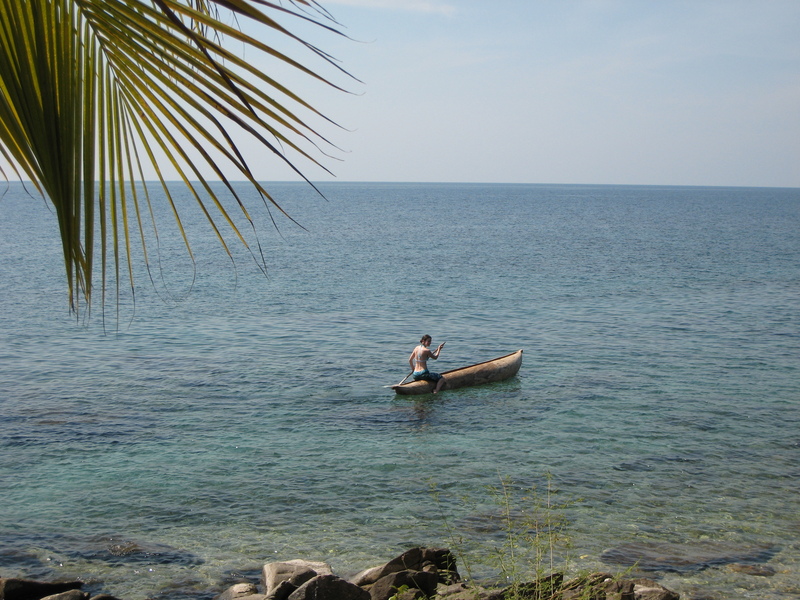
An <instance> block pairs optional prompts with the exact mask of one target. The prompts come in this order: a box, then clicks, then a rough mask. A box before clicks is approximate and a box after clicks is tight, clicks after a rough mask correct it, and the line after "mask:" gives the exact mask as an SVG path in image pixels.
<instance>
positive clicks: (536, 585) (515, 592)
mask: <svg viewBox="0 0 800 600" xmlns="http://www.w3.org/2000/svg"><path fill="white" fill-rule="evenodd" d="M563 580H564V576H563V575H562V574H561V573H553V574H552V575H548V576H547V577H542V578H540V579H537V580H536V581H526V582H523V583H519V584H517V585H515V586H509V587H507V588H504V589H502V590H500V591H498V592H494V593H492V594H491V595H490V596H489V600H511V599H513V600H518V599H523V598H531V599H532V600H533V599H536V600H538V599H539V598H550V597H552V596H553V595H554V594H555V593H556V592H557V591H558V590H559V589H560V588H561V584H562V582H563Z"/></svg>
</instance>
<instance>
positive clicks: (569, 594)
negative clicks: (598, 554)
mask: <svg viewBox="0 0 800 600" xmlns="http://www.w3.org/2000/svg"><path fill="white" fill-rule="evenodd" d="M573 599H574V600H578V599H580V600H635V598H634V593H633V582H632V581H630V580H625V579H615V578H614V576H613V575H611V573H592V574H590V575H586V576H583V577H577V578H575V579H571V580H569V581H567V582H566V583H564V584H563V585H562V586H561V600H573Z"/></svg>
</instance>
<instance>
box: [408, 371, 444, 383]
mask: <svg viewBox="0 0 800 600" xmlns="http://www.w3.org/2000/svg"><path fill="white" fill-rule="evenodd" d="M441 378H442V376H441V375H439V374H438V373H431V372H430V371H416V372H414V381H420V380H425V381H432V382H433V383H436V382H437V381H439V380H440V379H441Z"/></svg>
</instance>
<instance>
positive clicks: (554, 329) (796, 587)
mask: <svg viewBox="0 0 800 600" xmlns="http://www.w3.org/2000/svg"><path fill="white" fill-rule="evenodd" d="M272 189H274V190H275V193H276V197H277V199H278V200H279V201H280V202H281V204H282V205H283V206H284V207H285V208H286V209H287V210H288V211H289V212H290V214H292V216H294V217H295V218H296V219H297V220H298V221H299V222H300V223H301V224H302V225H303V226H304V227H305V229H301V228H299V227H297V226H295V225H293V224H291V223H289V222H288V221H286V220H285V219H283V218H281V217H279V215H277V214H275V215H274V216H275V218H276V220H277V221H278V223H279V230H280V233H277V232H276V231H275V229H274V228H273V227H272V225H271V222H270V221H269V218H268V217H267V216H266V215H264V214H263V211H262V212H258V211H256V212H258V214H259V216H258V219H259V221H258V223H257V230H258V236H259V241H260V244H261V248H262V250H263V253H264V257H265V262H266V264H267V267H268V276H267V277H264V276H263V275H262V274H261V273H260V272H259V270H258V269H257V268H256V266H255V264H254V262H253V260H252V259H251V258H250V256H249V255H248V254H247V253H246V252H245V251H243V250H242V249H241V248H240V247H234V248H233V250H234V263H233V265H232V263H231V261H230V260H228V259H227V258H226V257H225V255H224V253H223V252H222V251H221V250H220V248H219V244H218V243H217V242H216V241H215V240H214V239H213V238H211V237H209V235H208V232H207V231H206V230H205V229H203V228H200V227H193V226H190V234H191V235H192V238H193V240H194V250H195V252H196V254H197V268H196V271H194V270H193V269H192V268H191V266H190V264H189V263H188V262H187V261H186V260H185V258H184V257H183V255H181V254H180V253H179V251H178V250H177V249H176V248H175V247H173V246H171V245H170V244H169V242H168V240H167V239H166V232H165V235H164V236H162V243H163V248H162V255H161V256H162V266H163V269H164V273H165V274H164V280H165V281H166V282H167V285H168V286H169V289H168V290H165V288H164V285H163V283H162V280H161V278H160V275H159V269H158V268H157V267H156V266H155V265H156V262H157V261H155V260H154V261H153V264H154V268H153V269H152V271H153V273H154V279H155V284H151V283H150V282H149V279H148V278H147V274H146V273H145V272H143V271H142V270H141V269H139V270H137V272H136V278H137V282H138V284H139V285H138V287H137V292H136V302H135V304H134V303H133V302H132V300H131V297H130V293H129V292H128V291H126V290H125V289H124V288H123V289H122V291H121V292H120V311H119V315H117V314H116V310H115V308H114V305H115V302H114V300H113V294H112V297H111V298H110V299H109V302H108V305H107V307H106V309H105V312H103V311H102V310H101V309H100V306H99V303H98V304H96V305H95V307H94V308H93V311H92V315H91V318H90V319H89V320H88V321H84V320H83V319H79V320H77V321H76V320H75V319H74V318H73V317H70V316H69V314H68V312H67V306H66V293H65V289H64V278H63V274H62V271H63V267H62V265H61V262H60V261H61V259H60V255H59V252H60V248H59V244H58V241H57V240H55V239H52V238H53V236H54V234H55V230H56V225H55V218H54V216H53V215H52V214H50V213H49V212H48V210H47V209H46V207H45V206H44V204H43V203H42V202H41V201H40V200H32V199H31V198H29V197H27V196H26V195H25V194H24V192H23V191H22V189H21V187H20V186H19V185H18V184H11V186H10V187H9V189H8V191H7V192H6V193H5V195H4V196H3V198H2V200H0V371H2V374H1V376H0V448H2V455H1V456H2V461H0V504H1V505H2V510H0V575H4V576H11V575H14V576H33V577H44V578H56V577H58V578H66V577H80V578H83V579H86V580H87V581H89V582H90V584H91V585H93V586H95V587H96V589H102V590H104V591H107V592H110V593H114V594H116V595H118V596H120V597H123V598H125V599H126V600H139V599H142V598H150V597H163V598H178V599H181V598H208V597H211V596H212V595H213V594H214V593H215V591H216V590H219V589H220V588H221V587H222V586H224V585H225V582H226V581H229V580H230V579H231V578H233V577H235V576H236V575H237V574H244V575H247V576H253V575H254V573H255V572H256V571H257V569H258V568H259V566H260V565H261V564H263V563H264V562H266V561H270V560H276V559H290V558H297V557H303V558H308V559H313V560H325V561H327V562H329V563H331V565H332V566H333V568H334V570H335V571H336V572H338V573H340V574H348V573H353V572H355V571H358V570H360V569H362V568H365V567H367V566H372V565H373V564H377V563H379V562H381V561H383V560H386V559H388V558H391V557H393V556H394V555H396V554H398V553H399V552H401V551H402V550H403V549H405V548H406V547H408V546H409V545H413V544H430V545H445V546H452V545H453V544H454V540H452V539H451V538H450V537H449V536H448V533H447V531H446V529H445V527H444V525H443V522H442V516H446V517H447V519H448V520H449V522H450V523H451V524H452V525H453V526H455V527H456V528H457V530H458V531H459V534H460V535H462V536H463V538H464V540H463V543H462V549H463V550H464V551H465V552H467V555H468V557H471V559H470V560H471V562H473V563H474V567H473V568H474V570H475V572H476V573H477V574H479V575H482V576H494V575H495V574H496V569H495V568H494V567H493V566H492V565H489V564H486V561H484V560H482V558H483V557H485V556H486V555H487V554H488V552H487V548H488V547H489V546H491V544H495V543H496V542H497V539H498V535H497V531H496V525H495V522H494V520H493V519H492V518H491V517H492V515H493V514H495V512H496V509H495V508H494V507H493V505H492V502H491V499H490V497H489V495H488V494H487V492H486V491H485V487H486V486H490V485H498V483H499V478H500V477H506V478H510V479H511V480H513V481H514V482H515V485H516V486H520V487H523V488H529V487H532V486H536V487H537V488H538V489H539V490H543V489H544V488H545V487H546V474H547V473H548V472H549V473H551V474H552V478H553V479H552V483H553V486H554V487H555V488H557V489H558V493H557V494H556V497H557V499H558V501H559V502H561V501H566V500H570V501H572V505H571V506H570V508H569V509H568V510H567V511H566V516H567V518H568V520H569V528H568V532H569V536H570V538H571V541H572V546H573V548H572V550H571V556H572V563H571V564H572V565H573V566H574V568H575V569H593V570H594V569H599V570H607V569H609V568H610V567H609V566H608V565H605V564H603V563H602V562H601V560H600V554H601V552H602V551H603V550H605V549H607V548H610V547H613V546H616V545H619V544H623V543H628V542H670V543H678V544H686V545H687V547H691V545H692V544H695V543H697V542H706V541H707V542H715V543H716V542H720V543H727V544H735V545H741V546H743V547H745V546H750V545H757V546H769V547H770V548H771V549H772V550H771V552H770V556H769V560H768V562H767V564H768V565H769V566H771V567H772V568H773V569H775V571H776V574H775V576H773V577H769V578H764V577H753V576H750V575H745V574H742V573H736V572H732V571H730V570H729V569H726V568H725V567H724V566H722V567H714V568H710V569H705V570H701V571H693V572H689V573H681V574H672V573H665V574H656V576H658V577H660V578H661V581H662V583H664V584H665V585H667V586H668V587H670V588H671V589H675V590H677V591H680V592H681V593H683V594H684V596H687V595H689V596H690V595H691V594H692V593H696V592H697V591H698V590H708V591H714V592H719V593H721V594H723V596H722V597H725V598H761V599H787V598H798V597H800V560H799V558H800V552H798V550H799V549H800V544H798V541H797V540H798V537H800V510H799V509H800V503H799V502H798V498H799V497H800V496H798V491H800V490H798V487H799V486H798V481H799V480H800V406H799V401H800V377H799V376H798V375H799V374H800V373H799V371H800V369H798V367H800V235H798V231H800V190H797V189H790V190H781V189H745V188H678V187H615V186H555V185H554V186H547V185H486V186H482V185H445V184H440V185H431V184H424V185H423V184H420V185H411V184H344V183H343V184H328V185H325V186H323V190H324V192H325V194H326V196H327V200H323V199H320V198H319V197H317V196H315V195H313V193H311V192H310V191H309V190H308V188H307V187H305V186H303V185H300V184H276V185H273V186H272ZM248 202H250V203H251V205H252V206H255V205H256V204H257V202H258V201H257V199H254V198H248ZM189 218H190V220H191V217H189ZM190 288H191V291H190ZM189 291H190V292H189ZM423 333H430V334H431V335H432V336H433V338H434V344H437V343H439V342H441V341H444V340H446V341H447V346H446V347H445V350H444V352H443V354H442V358H441V360H440V361H439V362H438V363H436V367H437V368H439V369H442V370H446V369H449V368H455V367H458V366H463V365H465V364H469V363H472V362H477V361H481V360H486V359H488V358H492V357H494V356H499V355H501V354H505V353H508V352H511V351H513V350H516V349H518V348H523V349H524V350H525V355H524V362H523V366H522V369H521V371H520V374H519V376H518V377H516V378H514V379H512V380H509V381H507V382H503V383H500V384H496V385H491V386H486V387H483V388H473V389H466V390H456V391H450V392H445V393H443V394H441V395H440V396H435V397H434V396H427V397H421V398H417V399H413V398H412V399H409V398H407V397H406V398H402V397H395V396H394V395H393V394H392V393H391V392H390V390H387V389H385V388H384V387H383V386H384V385H388V384H393V383H397V382H398V381H399V380H400V379H401V378H402V377H403V375H405V374H406V373H407V356H408V354H409V353H410V351H411V350H412V349H413V347H414V345H415V344H416V343H417V341H418V340H419V338H420V336H421V335H422V334H423ZM432 481H434V482H435V483H436V486H437V488H438V489H439V491H440V492H441V496H440V500H439V502H437V501H435V499H434V497H433V495H432V494H431V491H430V485H431V482H432ZM464 496H466V497H468V498H469V502H467V503H464V502H462V501H461V500H460V498H462V497H464ZM120 548H123V549H124V548H139V549H141V550H142V552H132V553H126V552H124V551H121V550H120ZM110 550H111V551H110ZM462 570H463V569H462Z"/></svg>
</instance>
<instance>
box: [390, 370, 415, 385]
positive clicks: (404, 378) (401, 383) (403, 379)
mask: <svg viewBox="0 0 800 600" xmlns="http://www.w3.org/2000/svg"><path fill="white" fill-rule="evenodd" d="M413 372H414V371H411V373H413ZM411 373H409V374H408V375H406V376H405V377H403V378H402V379H401V380H400V383H398V384H395V385H403V382H404V381H405V380H406V379H408V376H409V375H411ZM383 387H385V388H387V387H395V386H394V385H385V386H383Z"/></svg>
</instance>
